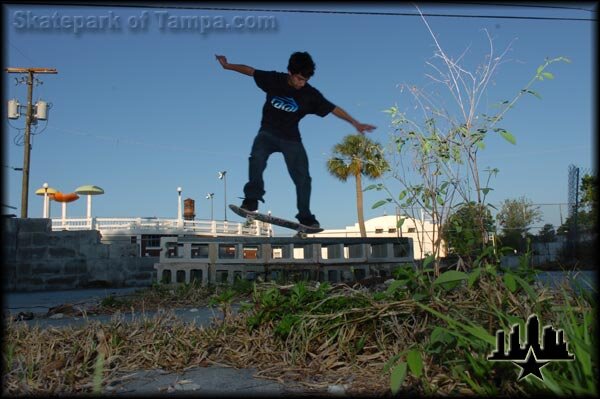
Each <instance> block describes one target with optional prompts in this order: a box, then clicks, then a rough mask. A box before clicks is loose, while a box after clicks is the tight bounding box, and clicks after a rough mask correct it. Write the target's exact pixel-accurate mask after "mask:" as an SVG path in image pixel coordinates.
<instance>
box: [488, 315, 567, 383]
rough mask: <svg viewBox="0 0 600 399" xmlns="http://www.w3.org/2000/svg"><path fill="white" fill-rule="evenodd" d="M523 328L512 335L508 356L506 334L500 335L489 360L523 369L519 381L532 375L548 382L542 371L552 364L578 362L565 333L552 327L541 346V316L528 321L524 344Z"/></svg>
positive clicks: (543, 333)
mask: <svg viewBox="0 0 600 399" xmlns="http://www.w3.org/2000/svg"><path fill="white" fill-rule="evenodd" d="M520 328H521V326H520V325H519V324H515V325H513V327H512V331H511V333H510V334H509V341H508V352H506V351H505V344H506V342H505V338H504V331H503V330H498V331H497V332H496V350H495V351H493V352H492V353H491V355H489V356H488V358H487V359H488V360H489V361H492V362H512V363H514V364H515V365H516V366H518V367H520V368H521V372H520V373H519V377H518V380H517V381H521V380H522V379H524V378H525V377H527V376H529V375H533V376H535V377H537V378H539V379H540V380H541V381H543V380H544V377H543V375H542V370H541V369H542V368H543V367H545V366H546V365H547V364H548V363H550V362H565V361H573V360H575V355H573V354H570V353H569V350H568V348H567V345H568V344H567V342H566V341H565V337H564V332H563V330H560V329H559V330H555V329H554V328H553V327H552V326H550V325H547V326H544V329H543V331H542V335H541V338H542V342H541V345H540V323H539V320H538V317H537V315H535V314H532V315H530V316H529V318H528V319H527V328H526V331H525V340H524V341H523V343H521V342H522V341H521V331H520Z"/></svg>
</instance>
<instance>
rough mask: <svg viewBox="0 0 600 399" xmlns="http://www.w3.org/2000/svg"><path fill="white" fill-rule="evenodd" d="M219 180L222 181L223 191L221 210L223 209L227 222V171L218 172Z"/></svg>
mask: <svg viewBox="0 0 600 399" xmlns="http://www.w3.org/2000/svg"><path fill="white" fill-rule="evenodd" d="M219 180H223V190H224V195H223V205H224V206H223V208H224V213H225V221H227V171H226V170H223V171H221V172H219Z"/></svg>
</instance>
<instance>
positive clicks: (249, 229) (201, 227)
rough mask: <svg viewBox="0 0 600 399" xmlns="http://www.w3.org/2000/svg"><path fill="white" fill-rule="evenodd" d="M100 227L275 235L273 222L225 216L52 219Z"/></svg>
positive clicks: (61, 224) (63, 226) (61, 226)
mask: <svg viewBox="0 0 600 399" xmlns="http://www.w3.org/2000/svg"><path fill="white" fill-rule="evenodd" d="M92 229H96V230H99V231H100V233H102V234H110V233H116V232H117V231H118V232H120V233H122V232H123V231H124V230H128V231H129V233H130V234H132V235H135V234H182V233H194V234H208V235H213V236H220V235H228V236H233V235H252V236H265V237H270V236H273V229H272V226H271V225H270V224H268V223H263V222H260V221H254V223H253V224H252V225H249V226H246V224H245V223H237V222H229V221H222V220H212V221H211V220H178V219H165V218H92V219H62V218H56V219H52V230H54V231H60V230H92Z"/></svg>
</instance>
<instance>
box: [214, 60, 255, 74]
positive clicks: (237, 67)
mask: <svg viewBox="0 0 600 399" xmlns="http://www.w3.org/2000/svg"><path fill="white" fill-rule="evenodd" d="M215 57H216V58H217V61H219V63H220V64H221V66H222V67H223V68H224V69H229V70H230V71H236V72H239V73H243V74H244V75H248V76H254V68H252V67H249V66H248V65H242V64H230V63H229V62H227V58H226V57H225V56H224V55H215Z"/></svg>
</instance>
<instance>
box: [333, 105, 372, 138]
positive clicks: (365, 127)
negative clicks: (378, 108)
mask: <svg viewBox="0 0 600 399" xmlns="http://www.w3.org/2000/svg"><path fill="white" fill-rule="evenodd" d="M331 113H332V114H334V115H335V116H337V117H338V118H340V119H343V120H345V121H346V122H348V123H350V124H351V125H352V126H354V127H355V128H356V130H358V131H359V132H360V134H365V132H370V131H372V130H374V129H375V126H373V125H369V124H367V123H360V122H359V121H357V120H356V119H354V118H353V117H351V116H350V115H349V114H348V113H347V112H346V111H344V110H343V109H341V108H340V107H337V106H336V107H335V108H334V109H333V111H332V112H331Z"/></svg>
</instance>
